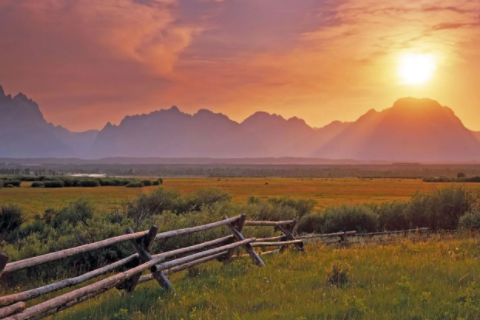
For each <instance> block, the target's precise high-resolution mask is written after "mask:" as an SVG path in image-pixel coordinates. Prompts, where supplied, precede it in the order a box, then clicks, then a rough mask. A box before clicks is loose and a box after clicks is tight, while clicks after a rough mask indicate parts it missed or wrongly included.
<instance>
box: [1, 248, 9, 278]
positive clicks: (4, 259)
mask: <svg viewBox="0 0 480 320" xmlns="http://www.w3.org/2000/svg"><path fill="white" fill-rule="evenodd" d="M8 258H10V257H9V256H8V254H6V253H3V252H0V279H1V278H2V272H3V269H5V266H6V265H7V262H8Z"/></svg>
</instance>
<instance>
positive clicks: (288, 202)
mask: <svg viewBox="0 0 480 320" xmlns="http://www.w3.org/2000/svg"><path fill="white" fill-rule="evenodd" d="M268 202H269V203H272V204H274V205H275V206H281V207H290V208H293V209H295V211H296V212H297V218H298V219H301V218H302V217H303V216H305V215H307V214H309V213H310V212H312V210H313V208H315V206H316V205H317V202H316V201H315V200H310V199H293V198H290V197H282V198H269V199H268Z"/></svg>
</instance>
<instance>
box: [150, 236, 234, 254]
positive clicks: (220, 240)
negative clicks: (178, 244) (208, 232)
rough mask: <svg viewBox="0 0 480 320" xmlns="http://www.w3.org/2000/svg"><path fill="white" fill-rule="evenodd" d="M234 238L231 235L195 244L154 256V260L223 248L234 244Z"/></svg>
mask: <svg viewBox="0 0 480 320" xmlns="http://www.w3.org/2000/svg"><path fill="white" fill-rule="evenodd" d="M233 238H234V236H233V235H230V236H226V237H223V238H218V239H214V240H210V241H206V242H202V243H199V244H194V245H192V246H189V247H185V248H180V249H175V250H171V251H167V252H163V253H159V254H155V255H153V256H152V258H157V257H160V256H164V255H167V254H168V257H169V258H170V257H176V256H179V255H183V254H187V253H191V252H195V251H199V250H204V249H205V248H209V247H216V246H223V245H226V244H230V243H232V239H233Z"/></svg>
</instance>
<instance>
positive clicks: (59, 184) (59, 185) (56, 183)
mask: <svg viewBox="0 0 480 320" xmlns="http://www.w3.org/2000/svg"><path fill="white" fill-rule="evenodd" d="M43 186H44V187H45V188H63V187H64V186H65V184H64V182H63V181H62V180H54V181H45V182H44V183H43Z"/></svg>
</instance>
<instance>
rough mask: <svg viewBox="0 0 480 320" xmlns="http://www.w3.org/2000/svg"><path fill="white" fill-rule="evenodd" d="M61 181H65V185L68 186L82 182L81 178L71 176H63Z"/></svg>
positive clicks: (74, 185) (75, 185)
mask: <svg viewBox="0 0 480 320" xmlns="http://www.w3.org/2000/svg"><path fill="white" fill-rule="evenodd" d="M61 181H62V182H63V185H64V186H65V187H66V188H70V187H77V186H78V183H79V182H80V180H79V179H70V178H63V179H61Z"/></svg>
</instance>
